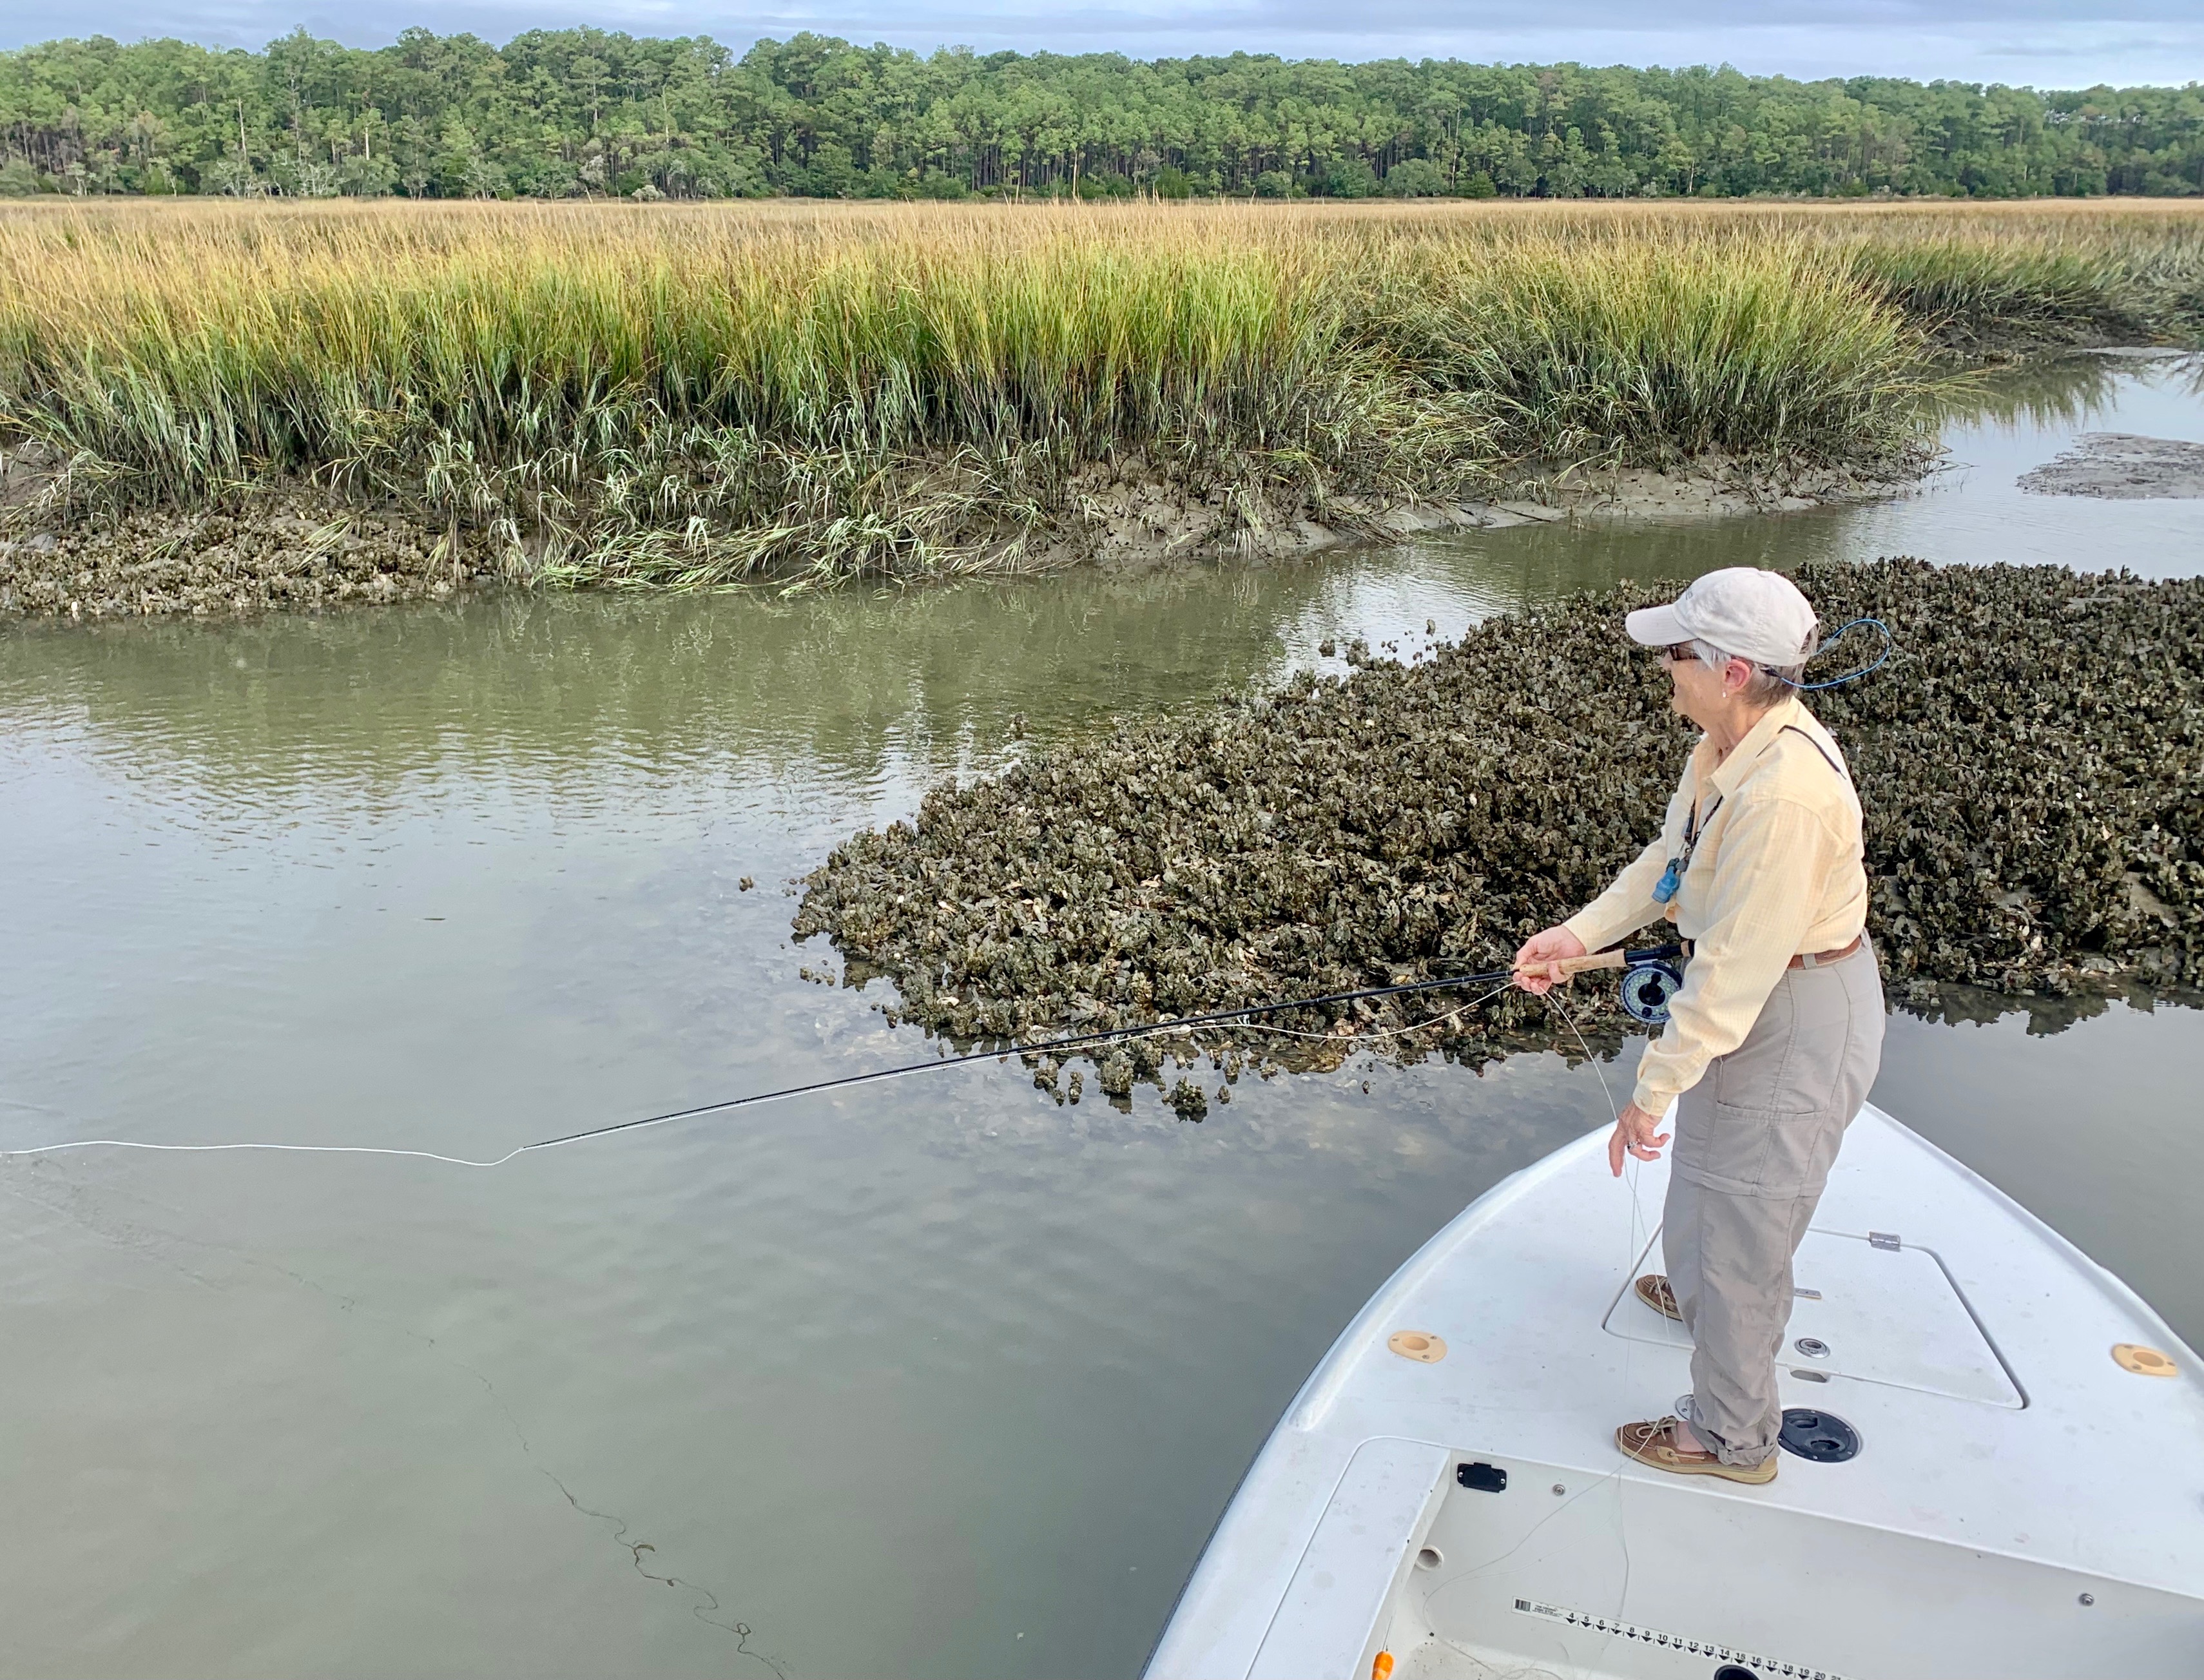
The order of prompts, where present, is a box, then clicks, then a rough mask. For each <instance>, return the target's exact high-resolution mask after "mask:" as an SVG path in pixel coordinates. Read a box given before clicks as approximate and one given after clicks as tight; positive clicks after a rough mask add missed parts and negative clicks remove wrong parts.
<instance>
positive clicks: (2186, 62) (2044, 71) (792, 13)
mask: <svg viewBox="0 0 2204 1680" xmlns="http://www.w3.org/2000/svg"><path fill="white" fill-rule="evenodd" d="M775 4H776V9H773V10H770V11H767V10H755V9H743V8H741V7H740V6H738V5H734V4H730V3H727V0H689V3H680V4H674V3H668V0H379V3H377V4H376V5H373V6H356V7H339V6H336V5H333V4H331V3H330V0H83V3H80V4H70V5H66V6H59V5H55V4H52V3H50V0H45V3H36V0H0V46H21V45H22V44H26V43H27V42H32V41H42V40H48V39H50V38H54V37H56V36H59V35H90V34H106V35H112V36H115V37H116V38H118V39H121V40H126V41H131V40H138V39H141V38H145V37H147V36H154V35H175V36H181V37H182V38H185V39H187V40H195V41H203V42H206V43H209V44H221V45H228V46H251V47H258V46H260V45H263V44H265V43H266V42H267V41H268V40H269V39H270V38H271V37H273V36H275V35H280V34H282V33H286V32H287V31H288V30H290V29H292V28H293V27H297V26H298V25H299V24H301V23H303V24H305V27H307V28H308V29H310V30H311V31H312V32H313V33H315V34H317V35H321V36H327V37H331V38H335V39H337V40H340V41H345V42H347V43H349V44H353V45H355V46H381V45H383V44H387V43H388V42H389V41H390V40H392V39H393V38H394V37H395V36H396V35H397V33H398V32H399V31H400V29H403V28H406V27H409V26H412V25H415V24H419V25H423V26H425V27H428V28H430V29H434V30H435V31H436V32H438V33H452V32H453V31H456V30H462V29H465V30H471V31H473V32H474V33H477V34H478V35H482V36H485V37H487V38H489V39H491V40H495V41H504V40H506V39H507V38H510V37H512V35H514V34H516V33H518V32H519V31H521V30H524V29H530V28H538V27H558V26H561V25H566V24H576V23H594V24H596V25H598V26H599V27H603V28H607V29H625V30H626V31H628V32H629V33H632V34H638V35H679V34H707V35H710V36H712V37H713V38H714V39H716V40H720V41H723V42H726V44H729V45H731V46H733V47H736V48H738V49H739V48H741V47H744V46H747V45H748V44H749V43H750V42H752V41H754V40H755V39H757V38H759V37H760V36H761V35H771V36H774V37H785V36H787V35H790V34H792V33H795V32H796V31H797V30H799V29H812V30H817V31H820V32H821V33H827V34H833V35H840V36H843V37H844V38H849V39H851V40H855V41H859V42H871V41H888V42H892V43H893V44H896V45H898V46H908V47H915V48H917V49H919V50H921V51H924V50H930V49H932V48H933V47H936V46H940V45H945V44H963V45H969V46H973V47H976V48H978V49H980V50H982V51H988V50H993V49H996V48H999V47H1016V48H1018V49H1021V50H1028V51H1029V50H1034V49H1035V48H1041V47H1046V48H1050V49H1053V50H1058V51H1063V52H1083V51H1090V50H1114V51H1119V52H1125V53H1130V54H1132V55H1134V56H1136V57H1141V58H1153V57H1160V56H1177V55H1182V54H1185V53H1191V52H1229V51H1231V50H1234V49H1235V48H1244V49H1246V50H1249V51H1258V52H1276V53H1281V54H1284V55H1285V56H1289V57H1324V58H1353V59H1364V58H1385V57H1392V56H1405V57H1411V58H1415V57H1423V56H1431V57H1440V58H1443V57H1455V58H1464V59H1472V60H1476V61H1478V62H1493V61H1496V60H1504V61H1508V62H1549V61H1552V60H1555V59H1573V60H1575V61H1577V62H1579V63H1585V64H1637V65H1644V64H1668V65H1680V64H1700V63H1707V64H1715V63H1730V64H1734V65H1736V66H1737V67H1738V68H1740V69H1744V70H1749V71H1752V72H1756V73H1763V74H1772V73H1780V74H1787V75H1794V76H1801V77H1813V76H1828V75H1857V74H1885V75H1902V76H1915V77H1919V78H1922V79H1924V80H1926V79H1930V78H1934V77H1939V76H1942V77H1951V78H1956V79H1958V80H1965V81H2002V82H2012V83H2026V84H2029V85H2032V86H2037V87H2083V86H2089V85H2090V84H2092V83H2095V82H2114V83H2135V82H2157V83H2183V82H2189V81H2196V80H2204V0H1651V3H1648V0H1551V3H1545V4H1535V3H1533V4H1526V3H1525V0H1407V3H1405V4H1402V3H1395V4H1391V5H1372V4H1369V3H1367V0H1332V3H1324V0H1066V3H1064V4H1062V5H1060V6H1053V7H1052V6H1050V5H1047V4H1046V3H1045V0H775Z"/></svg>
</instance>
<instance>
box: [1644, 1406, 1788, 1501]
mask: <svg viewBox="0 0 2204 1680" xmlns="http://www.w3.org/2000/svg"><path fill="white" fill-rule="evenodd" d="M1614 1444H1615V1446H1618V1447H1620V1449H1621V1451H1622V1456H1623V1457H1624V1458H1634V1459H1636V1460H1637V1461H1638V1463H1639V1464H1644V1465H1645V1466H1646V1467H1647V1468H1648V1469H1649V1470H1667V1471H1668V1472H1669V1473H1670V1474H1671V1475H1674V1476H1720V1477H1721V1479H1722V1480H1723V1481H1725V1482H1745V1483H1746V1484H1747V1485H1748V1486H1751V1487H1754V1488H1760V1487H1764V1486H1766V1485H1767V1484H1768V1483H1769V1482H1773V1481H1774V1480H1775V1460H1776V1458H1777V1457H1778V1456H1779V1455H1778V1454H1776V1453H1774V1452H1770V1453H1769V1455H1768V1456H1767V1457H1766V1458H1763V1459H1762V1460H1761V1461H1760V1462H1759V1463H1758V1464H1724V1463H1722V1461H1721V1458H1718V1457H1717V1456H1716V1455H1715V1454H1714V1453H1712V1452H1687V1451H1686V1449H1685V1448H1683V1447H1681V1446H1678V1445H1677V1444H1676V1419H1674V1418H1673V1417H1662V1418H1659V1419H1657V1420H1656V1421H1654V1422H1652V1423H1625V1424H1624V1425H1623V1426H1622V1427H1621V1428H1620V1429H1617V1430H1616V1431H1615V1432H1614Z"/></svg>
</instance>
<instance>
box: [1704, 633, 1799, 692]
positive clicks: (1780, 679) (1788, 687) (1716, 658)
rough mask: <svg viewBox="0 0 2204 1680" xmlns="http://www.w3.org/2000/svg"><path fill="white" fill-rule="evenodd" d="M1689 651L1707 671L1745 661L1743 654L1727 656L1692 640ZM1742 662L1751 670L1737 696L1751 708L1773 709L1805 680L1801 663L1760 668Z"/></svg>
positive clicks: (1706, 643) (1749, 662)
mask: <svg viewBox="0 0 2204 1680" xmlns="http://www.w3.org/2000/svg"><path fill="white" fill-rule="evenodd" d="M1692 652H1693V653H1695V654H1697V655H1698V656H1699V663H1700V664H1701V665H1704V666H1706V667H1707V669H1708V670H1709V671H1720V670H1721V668H1722V667H1723V666H1724V665H1727V664H1728V663H1729V662H1730V660H1733V659H1745V655H1744V654H1726V653H1724V652H1723V651H1722V650H1721V648H1717V647H1715V644H1714V643H1713V642H1702V641H1700V640H1698V639H1697V637H1694V638H1693V639H1692ZM1745 663H1746V664H1747V665H1751V666H1752V675H1751V677H1747V678H1746V679H1745V686H1744V687H1743V688H1741V689H1739V690H1738V693H1739V695H1743V696H1744V697H1745V700H1746V701H1748V702H1749V703H1750V704H1751V705H1754V706H1773V705H1774V704H1775V702H1776V701H1779V700H1780V699H1782V698H1783V696H1784V695H1787V694H1790V693H1791V692H1792V691H1793V690H1794V689H1797V688H1798V684H1799V683H1802V682H1804V680H1805V676H1806V666H1805V663H1804V661H1803V660H1801V661H1800V662H1799V663H1798V664H1797V665H1760V664H1757V663H1756V662H1755V661H1753V660H1745Z"/></svg>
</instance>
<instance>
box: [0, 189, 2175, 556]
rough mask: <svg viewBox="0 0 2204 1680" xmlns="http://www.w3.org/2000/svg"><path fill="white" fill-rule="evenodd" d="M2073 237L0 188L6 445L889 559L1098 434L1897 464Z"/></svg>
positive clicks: (637, 535)
mask: <svg viewBox="0 0 2204 1680" xmlns="http://www.w3.org/2000/svg"><path fill="white" fill-rule="evenodd" d="M2133 267H2134V265H2133V264H2130V269H2132V268H2133ZM2108 271H2109V269H2108V265H2106V263H2103V262H2101V261H2100V262H2099V263H2097V264H2096V266H2095V267H2094V268H2093V267H2092V264H2091V260H2090V258H2089V257H2088V254H2087V252H2086V251H2082V250H2080V249H2078V248H2075V249H2067V248H2053V246H2052V245H2047V244H2046V243H2045V242H2044V241H2043V240H2041V239H2038V240H2035V241H2034V242H2033V243H2031V242H2030V241H2029V240H2013V239H2011V238H2001V237H2000V236H1999V235H1998V234H1995V233H1994V232H1988V233H1986V232H1984V231H1982V230H1981V229H1973V230H1969V231H1965V232H1963V233H1958V234H1954V233H1952V232H1950V231H1949V230H1946V231H1944V232H1942V233H1940V234H1934V235H1929V236H1923V237H1911V238H1893V237H1891V236H1890V235H1889V234H1887V233H1881V234H1878V233H1876V232H1875V231H1873V230H1872V229H1869V230H1867V231H1865V232H1861V231H1857V230H1856V228H1855V227H1854V226H1853V225H1852V224H1846V225H1845V226H1844V227H1843V228H1840V229H1838V230H1835V231H1832V229H1831V228H1824V227H1816V226H1810V225H1803V224H1801V222H1799V220H1798V218H1797V217H1795V216H1793V217H1792V218H1790V219H1789V220H1788V221H1777V220H1768V221H1762V222H1750V221H1743V220H1739V219H1737V218H1734V217H1729V218H1720V219H1717V218H1704V217H1693V216H1669V217H1665V218H1663V217H1645V216H1640V217H1638V218H1636V219H1625V218H1619V217H1606V218H1603V217H1600V216H1579V217H1574V218H1569V217H1555V218H1551V219H1548V220H1545V221H1536V220H1532V219H1527V218H1523V217H1508V216H1491V217H1487V218H1484V219H1481V220H1479V219H1470V218H1464V217H1455V218H1448V217H1444V216H1425V217H1421V218H1418V217H1413V216H1352V215H1347V216H1318V215H1311V214H1308V213H1306V212H1304V213H1300V214H1298V215H1291V214H1289V215H1286V216H1265V215H1264V214H1262V213H1260V212H1259V211H1256V210H1251V209H1242V210H1209V211H1201V212H1194V213H1187V212H1182V211H1177V210H1170V209H1168V208H1164V207H1153V208H1150V209H1147V210H1135V211H1130V212H1117V213H1114V214H1096V213H1093V212H1090V211H1079V210H1030V211H1022V212H1021V211H1016V210H963V211H951V210H932V211H911V212H909V213H907V214H905V215H904V216H900V217H897V216H886V215H880V214H877V213H875V214H872V215H869V216H858V215H848V216H835V215H832V214H827V213H821V214H814V215H810V216H792V215H787V214H777V213H773V212H771V211H767V212H749V211H743V210H732V211H730V210H721V211H718V212H696V213H686V214H679V213H672V212H661V211H658V210H649V209H641V208H637V207H625V206H598V207H590V208H575V209H571V210H560V209H556V208H551V209H545V208H530V209H525V210H521V209H514V208H512V207H504V206H481V207H466V208H464V209H459V210H436V211H430V210H425V209H424V208H421V207H412V206H390V207H383V208H379V209H377V208H355V209H347V210H343V211H341V212H337V213H330V212H316V211H311V210H301V211H297V212H293V213H289V214H286V213H283V212H281V211H271V210H257V211H240V210H235V209H232V208H230V207H226V206H192V207H169V206H151V207H145V206H133V207H132V210H130V211H128V212H120V211H115V210H92V211H78V212H74V213H54V212H51V211H45V210H41V211H40V212H38V213H17V214H14V215H8V216H0V441H6V442H8V443H9V444H10V445H12V446H14V447H16V448H18V449H19V450H26V451H27V452H28V453H30V454H32V455H33V456H35V457H36V458H38V460H39V462H40V463H41V464H43V467H44V470H45V471H46V472H47V474H48V476H47V477H46V478H45V480H44V498H45V501H46V504H47V508H48V511H49V512H50V511H51V510H52V509H55V508H60V509H62V510H64V511H66V510H68V509H71V508H77V509H81V508H84V507H87V506H97V505H98V504H99V503H100V502H102V501H108V502H114V501H132V502H144V501H159V500H169V501H176V502H182V503H196V502H205V501H209V500H223V499H234V498H238V497H240V496H247V495H251V494H256V493H257V492H258V490H260V489H261V488H264V487H267V486H269V485H271V484H280V483H285V482H298V481H300V480H311V481H313V482H316V483H317V484H319V485H321V486H323V488H324V489H325V491H327V492H334V493H336V494H341V495H345V496H349V497H353V498H360V499H370V500H377V501H396V502H399V503H401V504H404V505H406V506H412V507H413V508H416V509H417V510H418V511H419V512H420V513H421V514H422V516H423V517H424V518H430V519H433V520H435V521H436V522H437V523H439V524H443V525H445V526H447V527H448V528H449V529H450V530H451V532H452V535H453V537H454V539H455V540H462V541H486V542H488V543H489V544H490V545H491V546H492V547H495V548H496V549H498V550H499V551H500V552H501V553H503V554H505V555H506V556H507V558H508V561H509V564H510V565H512V568H513V569H514V570H515V571H524V572H535V573H537V574H540V575H543V576H547V577H554V578H560V579H566V580H569V581H585V580H590V579H595V578H607V579H619V578H642V579H647V580H650V581H661V582H663V581H677V582H690V583H696V582H714V581H723V580H725V579H727V578H730V577H739V576H743V575H745V574H747V573H749V572H751V571H759V570H782V569H787V568H791V567H796V568H803V567H809V568H812V569H813V570H814V571H817V572H819V573H821V574H822V575H844V574H847V573H850V572H865V571H871V572H888V573H911V572H923V571H939V570H945V569H955V568H957V567H958V566H962V565H975V564H1012V565H1014V564H1016V562H1017V559H1018V556H1019V555H1020V554H1021V553H1022V552H1024V545H1025V544H1026V542H1027V541H1028V539H1029V538H1030V537H1031V536H1032V535H1034V534H1036V533H1039V532H1041V531H1044V530H1046V529H1049V528H1050V527H1051V526H1052V523H1054V522H1058V521H1059V520H1060V519H1061V518H1063V516H1064V514H1065V512H1066V510H1067V508H1068V507H1069V506H1071V505H1072V504H1073V503H1074V502H1075V500H1076V494H1077V486H1078V484H1079V483H1080V482H1081V479H1082V476H1091V475H1093V474H1095V473H1097V472H1102V473H1108V472H1112V471H1115V472H1125V473H1139V474H1144V475H1150V476H1156V475H1160V476H1164V477H1165V478H1167V479H1170V480H1173V481H1175V482H1178V483H1180V484H1181V485H1182V486H1185V487H1188V488H1192V489H1194V490H1197V491H1200V490H1207V489H1215V488H1228V489H1235V490H1240V491H1249V490H1253V491H1254V492H1258V493H1259V494H1268V495H1274V496H1277V495H1283V496H1286V497H1289V498H1299V499H1300V500H1302V501H1303V502H1304V503H1306V504H1307V505H1310V506H1316V507H1319V508H1321V507H1322V506H1326V505H1328V503H1329V501H1330V499H1332V498H1335V497H1336V496H1338V495H1341V494H1347V493H1353V494H1356V495H1360V496H1364V497H1370V496H1376V497H1380V498H1383V497H1400V496H1417V495H1435V494H1462V493H1466V492H1468V491H1472V490H1475V489H1477V488H1480V487H1482V488H1490V487H1491V486H1492V485H1494V484H1496V483H1498V482H1502V481H1503V480H1504V479H1506V478H1507V477H1508V476H1510V475H1513V474H1518V473H1521V472H1525V471H1531V470H1537V471H1550V470H1558V469H1563V468H1567V467H1570V466H1574V465H1579V464H1585V463H1601V464H1652V465H1672V464H1676V463H1679V462H1683V461H1688V460H1691V459H1693V458H1699V457H1703V456H1705V455H1707V454H1709V453H1715V452H1720V453H1722V454H1725V455H1727V456H1731V457H1735V458H1741V459H1743V460H1745V461H1748V462H1757V463H1764V464H1768V465H1769V466H1771V467H1781V466H1785V465H1795V464H1846V465H1850V466H1854V467H1857V468H1860V469H1862V470H1867V471H1878V470H1894V469H1896V468H1899V467H1900V466H1902V465H1903V464H1904V463H1905V459H1906V458H1907V457H1908V455H1909V453H1910V452H1912V451H1915V450H1917V448H1918V447H1919V442H1920V440H1919V432H1918V423H1917V416H1918V414H1919V412H1920V405H1919V404H1918V402H1917V394H1918V391H1919V387H1920V385H1921V382H1922V378H1923V370H1924V368H1925V366H1926V358H1927V357H1928V354H1929V350H1930V349H1931V346H1932V339H1933V335H1934V334H1944V335H1945V337H1946V338H1947V339H1949V338H1951V337H1952V336H1953V329H1952V323H1954V322H1963V321H1964V322H1971V323H1975V324H1976V328H1979V326H1980V323H1982V322H1986V321H1993V320H1994V321H2000V322H2027V321H2036V322H2039V324H2040V322H2043V321H2057V322H2061V323H2065V325H2066V326H2068V327H2073V329H2074V330H2083V329H2084V328H2087V327H2089V323H2097V326H2096V327H2095V328H2091V329H2101V323H2104V322H2120V323H2127V322H2128V317H2126V316H2118V314H2117V312H2116V311H2114V310H2113V308H2112V305H2111V304H2109V303H2107V302H2106V297H2108V296H2109V295H2110V293H2108V292H2107V291H2106V286H2107V285H2108V284H2110V282H2108V281H2106V280H2105V278H2104V275H2105V273H2106V272H2108ZM2119 283H2120V284H2121V285H2124V286H2126V287H2128V288H2129V293H2132V292H2133V291H2134V290H2135V287H2136V281H2135V279H2134V275H2133V273H2131V272H2130V273H2127V274H2126V278H2124V280H2122V281H2120V282H2119ZM2093 288H2094V289H2093ZM2115 289H2116V288H2115ZM2123 295H2127V294H2126V293H2124V294H2123ZM2030 311H2035V313H2034V314H2031V313H2030ZM2077 322H2079V323H2083V325H2082V326H2074V323H2077ZM2064 329H2065V328H2062V330H2064ZM1227 501H1228V504H1229V503H1230V498H1229V497H1228V498H1227ZM1248 505H1251V506H1252V505H1253V503H1252V501H1251V502H1250V503H1249V504H1248Z"/></svg>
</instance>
